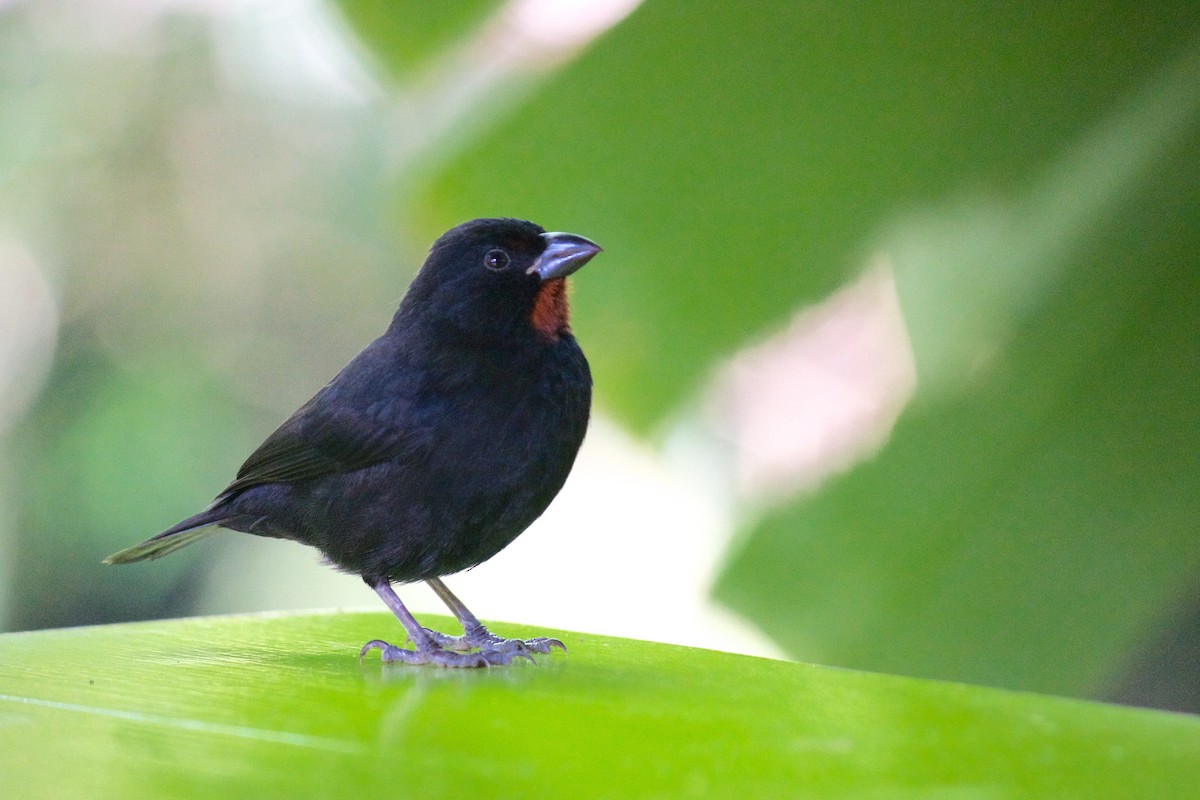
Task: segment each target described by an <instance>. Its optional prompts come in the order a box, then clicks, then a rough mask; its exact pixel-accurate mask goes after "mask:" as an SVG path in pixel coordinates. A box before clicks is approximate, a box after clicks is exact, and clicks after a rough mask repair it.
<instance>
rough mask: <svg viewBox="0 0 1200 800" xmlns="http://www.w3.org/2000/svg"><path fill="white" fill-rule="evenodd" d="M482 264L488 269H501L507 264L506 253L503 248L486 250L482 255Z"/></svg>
mask: <svg viewBox="0 0 1200 800" xmlns="http://www.w3.org/2000/svg"><path fill="white" fill-rule="evenodd" d="M483 265H484V266H485V267H487V268H488V269H494V270H502V269H504V268H505V267H507V266H508V253H506V252H504V251H503V250H488V252H487V255H486V256H484V257H483Z"/></svg>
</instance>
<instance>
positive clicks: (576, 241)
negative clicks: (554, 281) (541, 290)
mask: <svg viewBox="0 0 1200 800" xmlns="http://www.w3.org/2000/svg"><path fill="white" fill-rule="evenodd" d="M542 238H543V239H545V240H546V249H545V250H544V251H543V252H542V254H541V255H540V256H538V257H537V260H536V261H534V262H533V265H532V266H531V267H530V268H529V269H528V270H526V274H533V273H535V272H536V273H537V274H538V277H540V278H541V279H542V280H543V281H548V280H550V279H551V278H565V277H567V276H568V275H570V274H571V273H572V272H574V271H575V270H577V269H579V268H580V267H582V266H583V265H584V264H586V263H587V262H589V261H591V259H592V256H594V255H596V253H599V252H600V251H601V249H602V248H601V247H600V245H598V244H596V243H595V242H593V241H591V240H590V239H585V238H583V237H582V236H576V235H575V234H573V233H543V234H542Z"/></svg>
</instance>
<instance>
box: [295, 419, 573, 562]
mask: <svg viewBox="0 0 1200 800" xmlns="http://www.w3.org/2000/svg"><path fill="white" fill-rule="evenodd" d="M580 438H581V437H580ZM506 445H507V446H506ZM578 446H579V443H578V441H568V442H563V443H560V444H559V445H558V446H557V447H546V446H545V445H544V443H541V444H535V445H534V446H530V445H529V443H521V446H518V445H516V444H512V443H494V446H492V447H488V448H483V449H481V450H480V451H479V452H477V453H474V454H464V455H461V456H460V457H458V458H454V459H445V460H439V461H437V462H436V463H404V462H385V463H382V464H378V465H375V466H372V467H369V468H367V469H364V470H359V471H358V472H355V473H351V474H347V475H344V476H340V478H339V480H337V481H330V480H328V479H325V480H323V481H321V482H320V484H319V485H317V486H315V487H314V488H313V490H312V491H311V493H310V496H309V498H308V500H307V502H306V503H305V504H304V506H305V509H306V513H305V514H304V523H303V527H304V529H305V533H306V535H305V536H304V540H305V541H306V542H307V543H309V544H313V545H315V546H316V547H318V548H319V549H320V550H321V551H322V552H323V553H324V554H325V555H326V557H327V558H328V559H329V560H330V561H331V562H332V563H333V564H335V565H337V566H338V567H340V568H342V569H344V570H347V571H349V572H354V573H357V574H361V575H366V576H374V577H387V578H389V579H391V580H394V581H415V580H422V579H426V578H430V577H436V576H439V575H447V574H451V573H454V572H459V571H461V570H464V569H467V568H469V567H472V566H475V565H476V564H479V563H482V562H483V561H486V560H487V559H489V558H491V557H492V556H494V555H495V554H496V553H498V552H499V551H500V550H502V549H503V548H504V547H506V546H507V545H508V544H510V543H511V542H512V541H513V540H514V539H515V538H516V537H517V536H518V535H520V533H521V532H522V531H524V530H525V529H526V528H527V527H528V526H529V525H530V524H531V523H532V522H533V521H534V520H535V519H537V518H538V517H539V516H540V515H541V514H542V512H543V511H545V509H546V507H547V506H548V505H549V504H550V501H551V500H552V499H553V498H554V496H555V495H556V494H557V493H558V490H559V489H560V488H561V487H562V484H563V482H564V481H565V480H566V477H567V473H568V472H569V471H570V467H571V463H572V462H573V460H574V455H575V452H576V451H577V449H578ZM529 453H536V454H538V455H537V457H536V458H534V457H530V456H528V455H527V454H529Z"/></svg>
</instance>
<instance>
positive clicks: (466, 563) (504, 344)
mask: <svg viewBox="0 0 1200 800" xmlns="http://www.w3.org/2000/svg"><path fill="white" fill-rule="evenodd" d="M598 252H600V247H599V246H597V245H596V244H594V243H593V242H591V241H589V240H587V239H585V238H583V237H582V236H575V235H573V234H569V233H546V232H545V231H543V230H542V228H540V227H539V226H537V225H535V224H533V223H532V222H526V221H523V220H515V219H477V220H474V221H472V222H467V223H464V224H462V225H459V226H458V227H457V228H454V229H452V230H450V231H448V232H447V233H445V234H444V235H443V236H442V237H441V238H439V239H438V240H437V241H436V242H435V243H434V245H433V247H432V248H431V249H430V252H429V257H428V258H427V259H426V260H425V263H424V265H423V266H422V267H421V270H420V271H419V272H418V273H417V276H416V277H415V278H414V279H413V281H412V284H411V285H410V286H409V288H408V292H407V293H406V294H405V296H404V299H403V300H402V301H401V302H400V308H399V309H398V310H397V311H396V314H395V316H394V317H393V318H392V323H391V325H390V326H389V327H388V329H387V331H386V332H385V333H384V334H383V335H382V336H380V337H379V338H378V339H376V340H375V341H374V342H372V343H371V344H369V345H368V346H367V347H366V349H364V350H363V351H362V352H361V353H359V354H358V355H357V356H356V357H355V358H354V360H353V361H351V362H350V363H349V364H347V365H346V367H345V368H343V369H342V371H341V372H340V373H338V375H337V377H335V378H334V379H333V380H332V381H330V382H329V384H328V385H326V386H325V388H323V389H321V390H320V391H319V392H317V394H316V395H315V396H314V397H313V398H312V399H311V400H309V401H308V402H307V403H305V404H304V405H303V406H301V407H300V409H299V410H297V411H296V413H295V414H293V415H292V416H291V418H290V419H288V420H287V421H286V422H284V423H283V424H282V425H280V426H279V428H278V430H276V431H275V432H274V433H272V434H271V435H270V436H268V437H267V439H266V441H264V442H263V443H262V445H260V446H259V448H258V449H257V450H255V451H254V453H253V454H251V456H250V457H249V458H248V459H246V463H245V464H243V465H242V468H241V469H240V470H238V474H237V477H236V478H235V479H234V481H233V482H232V483H230V484H229V486H227V487H226V488H225V490H224V491H223V492H221V493H220V494H219V495H217V498H216V500H214V501H213V503H212V505H210V506H209V507H208V508H207V509H205V510H204V511H202V512H200V513H199V514H197V515H195V516H193V517H189V518H188V519H185V520H183V521H182V522H180V523H179V524H178V525H175V526H174V527H171V528H168V529H167V530H165V531H163V532H162V533H160V534H158V535H157V536H155V537H154V538H152V539H149V540H147V541H145V542H143V543H141V544H139V545H135V546H133V547H130V548H128V549H126V550H122V551H121V552H119V553H115V554H113V555H111V556H109V557H108V558H107V559H105V562H106V563H109V564H124V563H128V562H131V561H141V560H143V559H150V558H159V557H161V556H164V555H167V554H168V553H172V552H174V551H175V550H178V549H179V548H180V547H183V546H184V545H187V544H191V543H192V542H194V541H196V540H197V539H199V538H201V537H203V536H205V535H207V534H208V533H211V532H212V531H214V530H215V529H216V528H229V529H232V530H235V531H242V532H244V533H252V534H256V535H258V536H271V537H275V538H280V539H292V540H294V541H297V542H301V543H303V544H308V545H312V546H313V547H316V548H317V549H318V550H320V551H321V553H323V554H324V556H325V558H326V559H327V560H328V561H329V562H330V563H331V564H332V565H333V566H335V567H337V568H338V569H341V570H344V571H346V572H351V573H355V574H358V575H361V576H362V579H363V580H364V581H365V582H366V583H367V585H368V586H370V587H371V588H372V589H374V590H375V591H376V592H377V593H378V594H379V596H380V597H381V598H382V599H383V602H384V603H386V604H387V606H388V608H390V609H391V610H392V613H394V614H395V615H396V617H397V619H399V620H400V624H401V625H403V626H404V630H405V633H406V634H407V636H408V639H409V641H411V642H412V644H413V649H411V650H410V649H406V648H405V647H397V646H395V645H391V644H388V643H387V642H384V641H381V640H373V641H370V642H367V643H366V644H365V645H364V646H363V648H362V651H361V653H360V655H363V654H366V653H367V651H369V650H371V649H378V650H379V651H380V654H381V656H382V658H383V660H384V661H402V662H405V663H410V664H437V665H440V666H445V667H483V666H489V665H493V664H507V663H509V662H510V661H511V660H512V659H513V658H515V657H529V658H531V657H530V655H529V654H530V653H531V652H537V653H548V652H550V648H551V647H560V648H563V649H565V648H564V647H563V645H562V642H559V641H558V640H556V639H547V638H537V639H530V640H520V639H503V638H500V637H498V636H496V635H494V634H492V633H491V632H489V631H488V630H487V629H486V628H485V627H484V626H483V625H482V624H480V622H479V620H478V619H476V617H475V616H474V615H473V614H472V613H471V612H470V611H468V610H467V607H466V606H464V605H463V604H462V602H461V601H460V600H459V599H458V598H457V597H455V596H454V595H453V594H451V592H450V590H449V589H448V588H446V585H445V584H444V583H442V581H441V580H440V578H441V576H443V575H448V574H451V573H454V572H459V571H461V570H464V569H467V568H468V567H473V566H475V565H476V564H480V563H482V562H484V561H486V560H488V559H489V558H491V557H492V556H494V555H495V554H496V553H498V552H500V550H502V549H503V548H504V547H505V546H507V545H508V544H509V543H510V542H512V541H513V539H515V538H516V537H517V536H518V535H519V534H520V533H521V532H522V531H524V530H525V529H526V528H527V527H528V526H529V524H530V523H532V522H533V521H534V520H535V519H537V518H538V516H540V515H541V513H542V512H543V511H544V510H545V509H546V507H547V506H548V505H549V504H550V501H551V500H553V499H554V496H555V495H556V494H558V491H559V489H561V488H562V485H563V482H564V481H566V479H567V474H568V473H569V472H570V471H571V466H572V464H573V463H574V461H575V455H576V453H577V452H578V451H579V446H580V444H581V443H582V442H583V436H584V432H585V431H586V429H587V424H588V415H589V412H590V407H591V397H592V378H591V373H590V371H589V370H588V364H587V359H585V358H584V355H583V351H582V350H581V349H580V348H579V345H578V344H577V343H576V341H575V337H574V336H573V335H572V333H571V328H570V326H569V324H568V306H567V296H566V282H565V279H566V277H567V276H568V275H570V274H571V273H573V272H575V270H577V269H579V268H580V267H582V266H583V265H584V264H586V263H587V262H588V261H589V260H590V259H591V258H592V256H594V255H596V253H598ZM422 580H423V581H425V582H426V583H428V584H429V585H430V587H432V588H433V590H434V591H435V592H436V593H437V594H438V596H439V597H441V599H442V600H443V601H444V602H445V603H446V605H447V606H449V608H450V610H451V611H452V612H454V615H455V617H457V618H458V620H459V622H460V623H462V627H463V634H462V635H461V636H448V635H446V634H442V633H438V632H436V631H431V630H428V629H426V628H423V627H422V626H421V625H420V624H419V623H418V622H417V621H416V620H415V619H414V618H413V616H412V614H410V613H409V611H408V609H406V608H405V607H404V604H403V603H401V602H400V598H399V597H397V596H396V593H395V592H394V591H393V590H392V584H393V583H397V582H400V583H407V582H414V581H422Z"/></svg>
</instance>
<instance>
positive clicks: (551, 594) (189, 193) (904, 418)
mask: <svg viewBox="0 0 1200 800" xmlns="http://www.w3.org/2000/svg"><path fill="white" fill-rule="evenodd" d="M446 5H447V7H445V8H442V7H431V6H430V5H429V4H423V3H405V2H396V3H393V2H385V1H384V0H373V1H372V0H346V1H345V2H342V3H331V4H324V3H318V2H303V3H287V2H268V0H242V1H239V2H217V0H211V2H206V1H205V0H191V1H190V2H187V3H163V4H130V3H121V2H96V1H95V0H86V1H85V0H39V2H8V3H0V108H2V109H3V111H2V112H0V187H2V190H0V629H6V630H24V629H30V628H38V627H51V626H66V625H80V624H91V623H99V622H109V621H115V620H125V619H137V618H147V617H157V616H173V615H182V614H188V613H199V612H205V611H214V610H239V609H240V610H251V609H259V608H271V607H277V606H281V605H309V606H321V605H328V604H342V603H349V602H357V601H356V600H355V599H354V598H355V597H359V596H361V602H362V603H364V604H369V603H370V598H369V597H368V596H367V594H368V593H366V590H365V589H363V588H362V587H361V586H358V585H357V584H356V581H354V580H353V579H351V578H345V577H339V576H336V575H333V574H332V573H329V577H328V581H329V582H330V583H329V586H334V585H335V584H336V586H337V587H339V588H331V589H328V591H327V590H326V585H325V584H320V585H318V583H317V582H318V581H322V580H326V579H325V578H315V577H313V578H311V579H310V578H309V577H307V576H309V575H310V574H311V575H314V576H315V575H316V574H317V572H318V568H317V566H316V565H315V564H311V563H309V562H312V561H313V560H314V559H313V557H312V554H311V553H307V552H305V551H304V549H303V548H298V547H296V546H294V545H288V544H287V543H279V542H259V541H257V540H251V538H250V537H234V536H232V535H231V536H229V537H227V538H224V539H220V540H219V542H220V544H217V543H216V541H214V542H210V543H209V544H207V545H205V546H203V547H198V548H195V552H185V553H183V554H180V555H179V556H175V557H172V558H171V559H167V560H165V561H163V562H157V563H155V564H154V565H153V567H152V568H129V569H120V570H118V569H113V568H105V567H102V566H101V565H100V563H99V561H100V559H101V558H102V557H103V556H104V555H105V554H107V553H109V552H112V551H114V550H117V549H119V548H121V547H124V546H126V545H128V544H132V543H134V542H136V541H139V540H141V539H143V538H145V537H146V536H149V535H151V534H153V533H155V532H157V531H158V530H160V529H162V528H164V527H166V526H168V525H170V524H172V523H174V522H175V521H177V520H178V519H180V518H182V517H184V516H187V515H189V514H191V513H194V512H195V511H196V510H198V509H199V508H201V507H203V506H204V505H205V504H206V503H207V502H208V501H209V499H211V497H212V496H213V495H214V494H215V493H216V492H217V491H219V490H220V489H221V488H222V487H223V486H224V485H225V483H226V482H227V481H228V479H229V478H230V477H231V476H232V475H233V473H234V472H235V471H236V468H237V466H238V464H239V463H240V461H241V459H242V458H243V457H244V456H245V455H246V454H247V453H249V451H250V450H251V449H252V448H253V447H254V446H255V445H256V444H257V443H258V441H260V440H261V438H262V437H263V436H265V435H266V434H267V433H269V432H270V430H271V429H272V428H273V427H274V425H276V424H278V422H279V421H281V420H282V419H283V418H284V417H285V416H286V415H287V414H288V413H290V411H291V410H292V409H293V408H294V407H295V406H296V405H298V404H299V403H301V402H303V401H304V400H305V399H306V398H307V397H308V396H309V395H310V394H311V393H312V392H313V391H314V390H315V389H316V388H318V387H319V386H321V385H322V384H323V383H324V382H325V381H326V380H327V379H328V378H329V377H330V376H331V375H332V374H333V373H334V372H335V371H336V370H337V369H338V368H339V367H340V366H341V364H343V363H344V362H345V361H346V360H347V359H348V358H349V357H351V356H352V355H353V354H354V353H355V352H356V351H357V350H358V349H359V348H360V347H362V346H363V345H364V344H366V342H368V341H369V340H370V339H371V338H372V337H373V336H375V335H377V334H378V333H379V332H381V331H382V329H383V327H384V326H385V324H386V321H387V320H388V318H389V316H390V314H391V312H392V311H393V310H394V307H395V304H396V302H397V300H398V298H399V296H400V295H401V293H402V291H403V287H404V286H405V284H406V283H407V281H408V279H409V277H410V276H411V274H412V271H413V270H414V269H415V267H416V266H417V265H418V264H419V263H420V261H421V259H422V257H423V254H424V251H425V249H426V248H427V247H428V245H429V243H430V242H431V241H432V240H433V239H434V238H435V237H436V236H437V235H438V234H440V233H441V232H442V231H444V230H445V229H447V228H448V227H450V226H452V225H454V224H456V223H458V222H460V221H462V220H465V219H469V218H472V217H476V216H493V215H506V216H520V217H527V218H530V219H533V220H535V221H537V222H539V223H540V224H542V225H544V226H546V227H547V228H549V229H557V230H569V231H573V232H577V233H581V234H584V235H586V236H589V237H591V238H593V239H595V240H596V241H598V242H600V243H601V244H602V245H604V247H605V249H606V253H605V254H604V255H603V256H602V257H601V258H599V259H597V260H596V261H595V262H594V264H593V265H591V266H589V267H588V269H587V270H585V271H583V272H581V273H580V274H579V276H578V277H577V278H576V279H574V281H575V287H574V293H573V309H574V312H575V314H574V327H575V329H576V332H577V335H578V336H579V338H580V340H581V341H582V343H583V345H584V347H585V349H586V350H587V353H588V355H589V358H590V360H591V362H592V365H593V371H594V374H595V380H596V388H597V412H598V417H599V419H598V423H597V425H596V426H594V428H593V431H592V433H591V434H590V436H589V441H588V443H587V445H586V446H585V454H584V455H583V456H581V465H580V468H579V469H577V471H576V475H575V476H574V477H573V479H572V481H571V483H570V484H569V485H568V487H567V489H566V490H565V491H564V497H563V500H562V503H561V505H562V506H563V508H564V509H567V510H565V511H559V510H558V509H557V505H558V504H556V508H555V509H552V510H551V512H550V513H548V515H547V519H546V520H544V521H543V522H539V524H538V526H535V528H536V529H537V531H536V533H535V531H534V530H531V531H530V533H529V534H527V536H526V537H522V540H520V541H519V542H518V543H517V544H516V545H514V546H513V548H511V551H513V552H512V554H511V555H510V552H507V551H506V553H504V554H502V555H501V556H499V557H498V558H497V559H496V560H495V562H493V563H492V564H489V565H488V566H486V567H482V568H481V569H480V572H481V573H486V572H488V571H493V573H494V575H496V578H495V579H494V580H495V583H494V586H497V587H501V589H499V590H498V591H497V594H503V593H505V592H507V591H509V590H508V589H504V588H503V587H505V586H506V583H505V579H504V578H503V577H502V575H505V574H506V575H512V574H514V573H517V574H529V571H530V570H533V571H534V572H535V573H537V574H541V575H543V576H544V578H545V580H544V581H542V583H541V585H540V588H538V590H537V591H535V592H533V593H532V594H530V595H529V596H528V597H527V599H526V601H525V602H526V603H527V604H528V605H526V606H508V607H505V606H502V605H501V606H494V607H493V606H489V603H493V602H496V601H499V600H500V598H498V597H497V598H495V600H493V599H492V593H491V589H490V588H488V594H489V597H488V598H486V599H485V600H484V602H479V603H476V602H474V599H475V598H472V603H471V604H472V606H473V607H475V608H476V611H477V612H478V613H480V614H481V615H483V616H485V617H495V616H501V617H503V616H505V614H506V613H507V614H508V615H509V616H510V618H513V617H515V616H517V615H519V616H520V617H521V618H522V619H521V621H523V622H545V623H546V624H551V623H553V624H559V625H561V626H563V627H585V628H590V629H603V630H604V632H609V633H616V634H626V635H645V636H649V637H651V638H664V639H674V640H685V641H689V642H691V643H696V644H706V645H707V646H710V647H715V648H722V647H726V646H728V647H731V648H734V649H747V650H751V651H759V652H781V653H783V654H786V655H787V656H789V657H793V658H799V659H805V660H813V661H819V662H823V663H829V664H835V665H844V666H851V667H860V668H868V669H874V670H883V671H888V672H895V673H901V674H912V675H922V676H933V677H940V678H950V679H955V680H963V681H971V682H979V683H986V684H992V685H997V686H1005V687H1015V688H1024V689H1032V690H1039V691H1050V692H1057V693H1064V694H1072V695H1081V696H1099V697H1106V698H1111V699H1118V700H1123V701H1127V702H1135V703H1144V704H1151V705H1163V706H1167V707H1172V708H1180V709H1190V710H1200V674H1198V673H1197V671H1196V669H1195V664H1196V663H1200V661H1198V660H1200V265H1198V263H1197V261H1198V259H1197V256H1196V254H1197V253H1198V252H1200V7H1198V6H1197V5H1196V4H1195V3H1194V2H1187V3H1177V4H1172V3H1158V4H1154V5H1153V6H1146V5H1144V4H1138V3H1132V2H1125V3H1109V4H1097V3H1095V2H1089V3H1082V2H1062V3H1054V4H1045V3H1025V4H1017V3H975V4H969V5H968V4H961V3H949V2H945V3H940V2H931V3H920V4H892V3H857V4H846V3H805V4H765V3H763V4H760V3H738V4H715V3H714V4H697V3H675V4H673V3H667V2H654V1H653V0H648V1H647V2H645V3H643V4H641V5H638V4H637V3H636V2H635V0H617V1H615V2H614V1H612V0H609V1H606V0H593V1H592V2H582V1H581V2H576V3H567V4H564V3H551V2H540V1H538V0H524V2H522V1H520V0H512V1H511V2H507V3H500V2H473V3H457V4H452V5H451V4H446ZM607 509H616V510H613V511H608V510H607ZM618 511H619V512H620V514H621V516H619V517H612V516H605V514H616V513H618ZM597 515H599V516H600V518H601V521H602V522H603V524H597V523H596V522H595V520H592V524H591V526H590V527H589V519H591V518H594V517H596V516H597ZM572 532H574V535H572ZM526 539H530V541H531V542H532V543H527V542H526V541H525V540H526ZM241 540H246V541H244V542H243V541H241ZM552 540H553V541H554V542H557V544H551V542H552ZM539 552H540V553H542V555H541V556H540V558H541V559H542V560H541V561H540V562H539V561H538V560H537V559H538V558H539V556H538V555H537V553H539ZM298 560H305V564H304V565H299V563H298ZM530 565H536V566H530ZM309 567H311V569H312V571H311V572H302V571H301V570H302V568H303V569H308V568H309ZM321 574H322V575H324V574H325V573H321ZM473 578H474V574H472V576H468V577H467V578H464V580H469V579H473ZM511 583H513V582H512V581H511V580H509V581H508V584H511ZM457 585H458V584H457V583H455V586H457ZM480 586H481V588H482V587H483V586H484V585H483V584H480ZM573 587H574V589H573ZM583 587H586V588H583ZM513 591H516V587H514V588H513ZM289 593H290V594H289ZM710 598H711V599H710ZM712 599H715V601H716V603H717V604H718V608H716V609H714V608H713V607H712V605H711V603H712ZM505 608H508V609H510V610H509V611H507V612H505V611H504V609H505ZM497 609H500V610H497ZM524 609H534V610H533V611H526V610H524ZM581 609H590V613H591V615H592V616H590V617H587V618H586V621H583V620H584V619H585V618H584V617H583V616H581V615H582V614H584V613H585V612H584V611H583V610H581ZM730 612H732V613H730ZM689 614H692V616H690V617H689V616H688V615H689ZM688 620H690V621H691V622H690V623H689V622H687V621H688ZM573 621H575V624H572V623H573ZM692 623H694V624H692ZM689 625H690V627H689ZM756 632H757V633H756ZM656 634H657V635H656ZM756 637H757V638H756Z"/></svg>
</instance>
